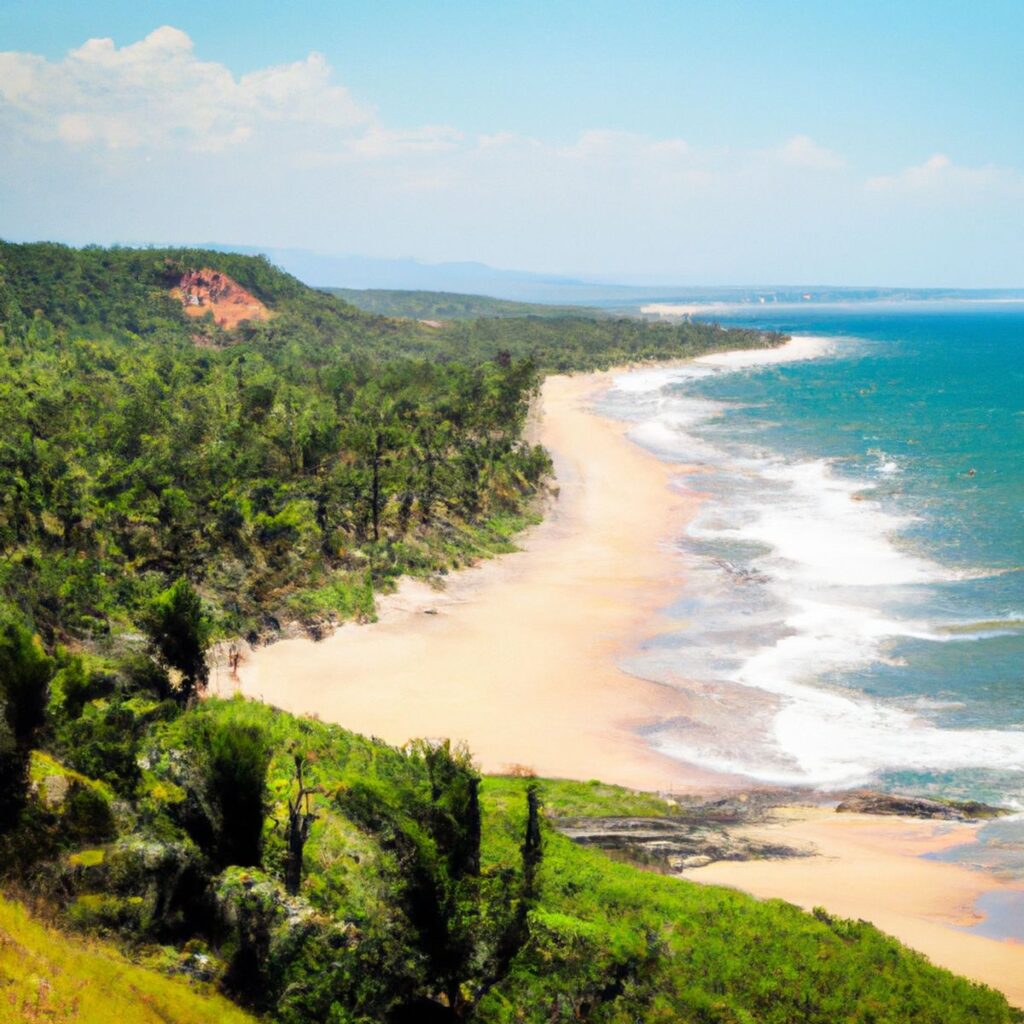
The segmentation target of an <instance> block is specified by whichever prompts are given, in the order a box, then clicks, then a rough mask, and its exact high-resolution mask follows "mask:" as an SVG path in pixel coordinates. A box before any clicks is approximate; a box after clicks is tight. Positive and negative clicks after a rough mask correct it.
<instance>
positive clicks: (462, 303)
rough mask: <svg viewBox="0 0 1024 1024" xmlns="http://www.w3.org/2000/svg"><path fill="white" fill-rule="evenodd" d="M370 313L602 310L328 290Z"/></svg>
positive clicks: (433, 316)
mask: <svg viewBox="0 0 1024 1024" xmlns="http://www.w3.org/2000/svg"><path fill="white" fill-rule="evenodd" d="M323 290H324V291H325V292H328V293H329V294H331V295H336V296H337V297H338V298H339V299H341V300H342V301H343V302H347V303H349V304H351V305H353V306H355V307H357V308H358V309H362V310H364V311H366V312H367V313H378V314H380V315H382V316H401V317H411V318H412V319H414V320H473V319H477V318H480V317H527V316H545V317H547V316H554V317H563V316H593V317H600V316H602V315H603V314H602V313H601V311H600V310H596V309H594V310H591V309H586V308H584V307H582V306H546V305H541V304H540V303H533V302H512V301H510V300H508V299H495V298H491V297H490V296H487V295H465V294H462V293H461V292H429V291H401V290H388V289H384V288H324V289H323Z"/></svg>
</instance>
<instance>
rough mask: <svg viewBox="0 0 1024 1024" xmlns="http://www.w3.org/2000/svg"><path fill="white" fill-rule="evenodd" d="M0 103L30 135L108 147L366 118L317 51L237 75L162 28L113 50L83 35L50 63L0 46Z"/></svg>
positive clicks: (342, 128)
mask: <svg viewBox="0 0 1024 1024" xmlns="http://www.w3.org/2000/svg"><path fill="white" fill-rule="evenodd" d="M0 110H2V111H3V113H5V114H6V115H7V118H8V120H13V121H14V123H15V124H16V125H17V126H18V127H20V128H21V129H22V130H24V131H25V132H27V133H28V134H29V135H31V136H33V137H35V138H37V139H40V140H44V141H45V140H53V139H56V140H60V141H62V142H65V143H68V144H70V145H74V146H89V145H92V146H96V147H98V148H100V149H108V150H123V149H142V148H152V149H163V148H185V149H187V150H193V151H199V152H211V151H214V152H215V151H218V150H223V149H225V148H228V147H230V146H234V145H238V144H240V143H244V142H246V141H247V140H249V139H252V138H254V137H257V136H258V135H259V134H260V133H261V132H263V131H265V130H267V129H268V128H271V127H272V126H274V125H275V124H276V125H282V124H288V125H290V126H292V127H294V126H306V127H315V128H318V129H321V130H326V131H328V132H330V131H335V132H346V131H351V130H352V129H354V128H358V127H359V126H363V125H366V124H367V123H369V122H370V121H371V120H372V115H371V112H370V111H369V110H367V109H365V108H363V107H361V106H360V105H359V104H357V103H356V102H355V101H354V100H353V99H352V97H351V95H350V94H349V92H348V90H347V89H345V88H343V87H341V86H338V85H334V84H332V82H331V69H330V67H329V66H328V64H327V62H326V60H325V59H324V58H323V56H321V55H320V54H317V53H312V54H310V55H309V56H308V57H307V58H306V59H305V60H302V61H297V62H295V63H293V64H284V65H279V66H275V67H268V68H264V69H261V70H259V71H255V72H253V73H251V74H247V75H242V76H241V77H240V78H236V77H235V76H234V75H233V74H232V73H231V72H230V71H229V70H228V68H226V67H225V66H224V65H223V64H217V63H214V62H211V61H203V60H200V59H199V58H198V57H196V56H195V53H194V52H193V45H192V40H191V39H190V38H189V37H188V36H187V35H186V34H185V33H184V32H182V31H180V30H179V29H176V28H171V27H170V26H164V27H163V28H158V29H156V30H154V31H153V32H151V33H150V34H149V35H148V36H146V37H145V38H144V39H142V40H140V41H139V42H137V43H132V44H130V45H128V46H122V47H120V48H119V47H117V46H115V44H114V42H113V40H111V39H90V40H88V42H86V43H85V44H83V45H82V46H80V47H79V48H78V49H76V50H72V51H71V52H70V53H68V55H67V56H66V57H65V58H64V59H63V60H59V61H48V60H45V59H44V58H42V57H39V56H37V55H35V54H29V53H15V52H7V53H0Z"/></svg>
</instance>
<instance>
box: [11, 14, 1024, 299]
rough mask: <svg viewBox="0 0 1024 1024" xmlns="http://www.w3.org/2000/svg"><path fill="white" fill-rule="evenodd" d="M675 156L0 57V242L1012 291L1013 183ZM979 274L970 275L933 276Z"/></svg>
mask: <svg viewBox="0 0 1024 1024" xmlns="http://www.w3.org/2000/svg"><path fill="white" fill-rule="evenodd" d="M682 123H683V124H685V121H683V122H682ZM683 134H684V133H683V132H677V131H672V132H666V133H664V134H663V135H653V134H651V135H648V134H643V133H639V132H626V131H617V130H607V129H602V128H600V127H598V128H593V127H591V128H590V129H589V130H582V131H579V132H578V133H576V134H575V135H573V136H572V137H569V138H560V139H551V138H541V137H535V136H531V135H530V134H528V133H522V132H512V131H506V130H502V129H501V125H494V126H492V129H491V130H490V131H487V132H484V133H480V134H465V133H463V132H461V131H459V130H458V129H457V128H456V127H452V126H451V125H447V124H437V123H431V124H420V125H417V124H415V123H414V124H397V123H393V122H391V121H388V120H387V119H385V118H383V117H381V116H380V114H379V113H378V112H377V111H376V110H375V109H374V108H373V107H372V106H370V105H369V104H366V103H363V102H361V101H357V100H356V99H355V98H354V97H353V96H352V95H351V93H350V92H349V90H348V89H346V88H345V87H344V85H343V84H341V82H340V80H339V78H338V76H337V75H336V73H335V71H334V70H333V69H332V68H331V67H330V65H329V64H328V62H327V61H326V59H325V58H324V57H323V56H321V55H319V54H316V53H312V54H310V55H309V56H307V57H305V58H304V59H302V60H298V61H295V62H293V63H287V64H281V65H274V66H271V67H265V68H260V69H257V70H255V71H252V72H251V73H248V74H244V75H236V74H234V73H233V72H232V71H231V70H230V69H229V68H228V67H226V66H225V65H223V64H221V63H218V62H216V61H210V60H203V59H200V58H199V57H198V56H197V55H196V53H195V48H194V46H193V42H192V40H191V39H190V38H189V37H188V36H187V35H186V34H185V33H184V32H181V31H180V30H178V29H175V28H171V27H164V28H159V29H157V30H155V31H154V32H151V33H150V34H149V35H148V36H146V37H145V38H144V39H141V40H139V41H138V42H135V43H131V44H129V45H125V46H120V47H119V46H117V45H115V43H114V42H113V41H111V40H109V39H94V40H89V41H88V42H86V43H85V44H83V45H82V46H81V47H79V48H77V49H75V50H72V51H71V52H70V53H68V54H67V55H65V56H64V57H63V58H61V59H58V60H48V59H46V58H44V57H41V56H39V55H36V54H31V53H0V233H4V234H7V235H8V236H10V237H17V236H20V237H30V238H38V237H43V236H47V235H49V236H50V237H57V238H64V239H66V240H77V241H97V242H109V241H116V240H122V241H146V240H152V241H189V240H191V241H196V240H202V239H220V240H223V241H227V242H238V243H254V244H256V243H258V244H262V245H268V246H281V247H284V246H295V247H306V248H318V249H323V250H324V251H334V252H339V251H349V252H363V253H366V254H370V255H380V256H384V255H393V254H394V253H396V252H402V253H415V254H416V255H417V256H419V257H421V258H424V259H437V260H443V259H480V260H484V261H485V262H490V263H493V264H495V265H503V266H523V267H534V268H544V269H551V270H555V269H561V270H570V271H575V272H580V271H587V270H589V271H600V272H602V273H609V274H611V273H622V272H624V271H626V272H629V273H631V274H633V275H634V276H635V275H636V274H638V273H640V272H642V271H646V270H649V269H651V268H661V269H664V270H672V272H673V275H678V276H677V279H678V280H683V279H686V278H689V279H691V280H719V281H725V280H738V279H741V278H742V279H746V280H750V281H754V280H769V279H774V280H780V279H789V280H799V279H810V278H815V279H821V278H822V277H828V276H829V266H830V264H829V263H828V259H829V258H832V254H835V253H838V254H839V255H838V256H836V257H835V259H837V260H838V263H837V264H836V265H838V266H840V268H841V269H842V268H845V270H843V271H842V274H841V275H835V276H836V277H837V278H838V277H839V276H845V277H846V278H847V279H850V278H851V277H852V278H858V277H859V278H860V279H861V280H873V281H874V280H883V279H886V278H888V279H900V280H906V279H907V275H906V274H905V273H904V270H903V269H902V268H905V267H911V268H914V267H916V266H917V262H918V261H920V263H921V265H922V266H923V265H925V264H927V263H928V261H929V260H930V261H932V263H933V264H934V263H935V262H936V261H938V260H940V259H941V260H942V261H943V262H942V265H941V267H940V268H939V270H933V271H932V273H933V276H934V275H939V276H941V277H942V279H943V280H947V281H952V280H954V279H959V281H960V282H961V283H963V282H964V281H969V280H975V279H981V278H982V277H986V276H987V278H988V279H989V280H996V279H997V278H1000V275H1002V277H1004V278H1005V277H1012V276H1013V275H1014V274H1016V275H1017V277H1018V278H1019V277H1020V276H1021V274H1024V263H1022V262H1021V254H1020V246H1019V237H1020V233H1021V231H1022V230H1024V203H1021V202H1020V201H1019V200H1020V199H1021V198H1024V179H1022V177H1021V175H1020V174H1019V173H1018V172H1016V171H1012V170H1008V169H1005V168H996V167H991V166H982V167H960V166H958V165H956V164H954V163H953V162H952V161H950V160H949V159H948V158H947V157H945V156H942V155H937V156H934V157H932V158H931V159H929V160H927V161H926V162H925V163H923V164H921V165H920V166H917V167H911V168H907V169H905V170H903V171H900V172H898V173H893V174H889V175H884V176H879V177H875V178H872V179H870V180H869V181H867V182H865V181H864V178H863V176H862V175H860V174H857V173H855V172H854V170H853V169H852V168H851V166H850V165H849V164H848V163H847V161H846V159H845V157H844V156H843V155H841V154H839V153H836V152H834V151H833V150H830V149H827V148H826V147H824V146H822V145H821V144H819V143H818V142H816V141H815V140H814V139H813V138H811V137H810V136H808V135H805V134H795V135H793V136H792V137H790V138H788V139H779V140H778V142H777V143H776V144H775V145H774V146H772V145H762V146H761V147H753V146H743V145H736V144H735V141H736V140H731V141H732V142H733V143H734V144H732V145H729V144H727V143H728V142H729V141H730V140H723V141H722V143H721V144H719V145H709V144H706V143H702V144H697V143H694V142H692V141H687V140H686V139H685V138H683V137H681V136H682V135H683ZM918 196H920V197H924V198H922V199H920V200H915V201H911V199H912V198H913V197H918ZM965 196H966V197H968V198H969V200H970V201H967V200H965V199H964V197H965ZM885 197H890V201H886V199H885ZM936 209H940V210H941V211H942V213H943V216H941V217H936V216H935V210H936ZM978 237H983V238H984V242H983V243H981V244H979V243H977V242H976V241H973V240H974V239H976V238H978ZM839 238H841V239H843V244H842V246H837V245H836V239H839ZM978 252H982V253H984V259H985V260H988V262H987V263H984V264H983V261H982V260H979V259H977V258H975V259H974V260H973V263H970V262H965V263H964V266H965V267H966V269H965V270H964V271H963V272H962V274H961V273H957V274H954V273H953V272H952V271H950V270H949V268H948V266H947V263H949V262H950V261H952V260H953V259H954V258H956V259H959V258H960V256H959V254H960V253H964V254H970V253H974V254H975V257H976V256H977V253H978ZM857 253H859V254H860V256H859V257H858V256H857V255H856V254H857ZM880 253H884V254H886V256H885V258H887V259H889V261H890V269H889V270H886V268H885V266H883V265H882V264H881V263H880V260H881V258H882V257H881V256H880V255H879V254H880ZM858 258H859V259H860V260H861V263H860V264H856V263H855V260H857V259H858ZM963 260H964V261H967V260H968V257H967V255H965V256H964V257H963ZM844 261H845V262H844ZM974 263H976V264H977V267H975V266H974V265H973V264H974ZM858 267H859V268H860V269H858ZM989 267H991V268H994V269H987V268H989ZM971 274H973V275H975V277H973V278H972V277H971V276H970V275H971ZM661 276H662V277H667V276H669V275H661Z"/></svg>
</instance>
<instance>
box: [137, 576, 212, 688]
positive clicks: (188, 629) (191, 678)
mask: <svg viewBox="0 0 1024 1024" xmlns="http://www.w3.org/2000/svg"><path fill="white" fill-rule="evenodd" d="M143 624H144V626H145V628H146V632H147V633H148V635H149V643H150V647H151V649H152V652H153V654H154V655H155V656H156V658H157V659H158V660H159V661H160V662H162V663H163V664H164V665H165V666H166V667H167V668H169V669H173V670H174V671H176V672H179V673H180V674H181V682H180V684H179V685H178V688H177V696H178V700H179V702H180V703H182V704H185V705H187V704H189V703H190V702H191V701H192V699H193V698H194V697H195V695H196V693H197V692H199V691H201V690H202V689H203V687H205V685H206V680H207V679H208V677H209V670H208V669H207V667H206V649H207V647H208V646H209V643H210V633H211V631H212V624H211V622H210V619H209V617H208V616H207V614H206V612H205V610H204V609H203V602H202V600H201V599H200V597H199V595H198V594H197V593H196V592H195V590H193V588H192V585H191V584H190V583H189V582H188V580H184V579H180V580H177V581H176V582H175V583H173V584H172V585H171V586H170V587H169V588H168V589H167V590H165V591H163V592H162V593H160V594H158V595H157V596H156V597H155V598H154V599H153V601H152V603H151V604H150V606H149V608H148V609H147V611H146V615H145V617H144V619H143Z"/></svg>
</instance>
